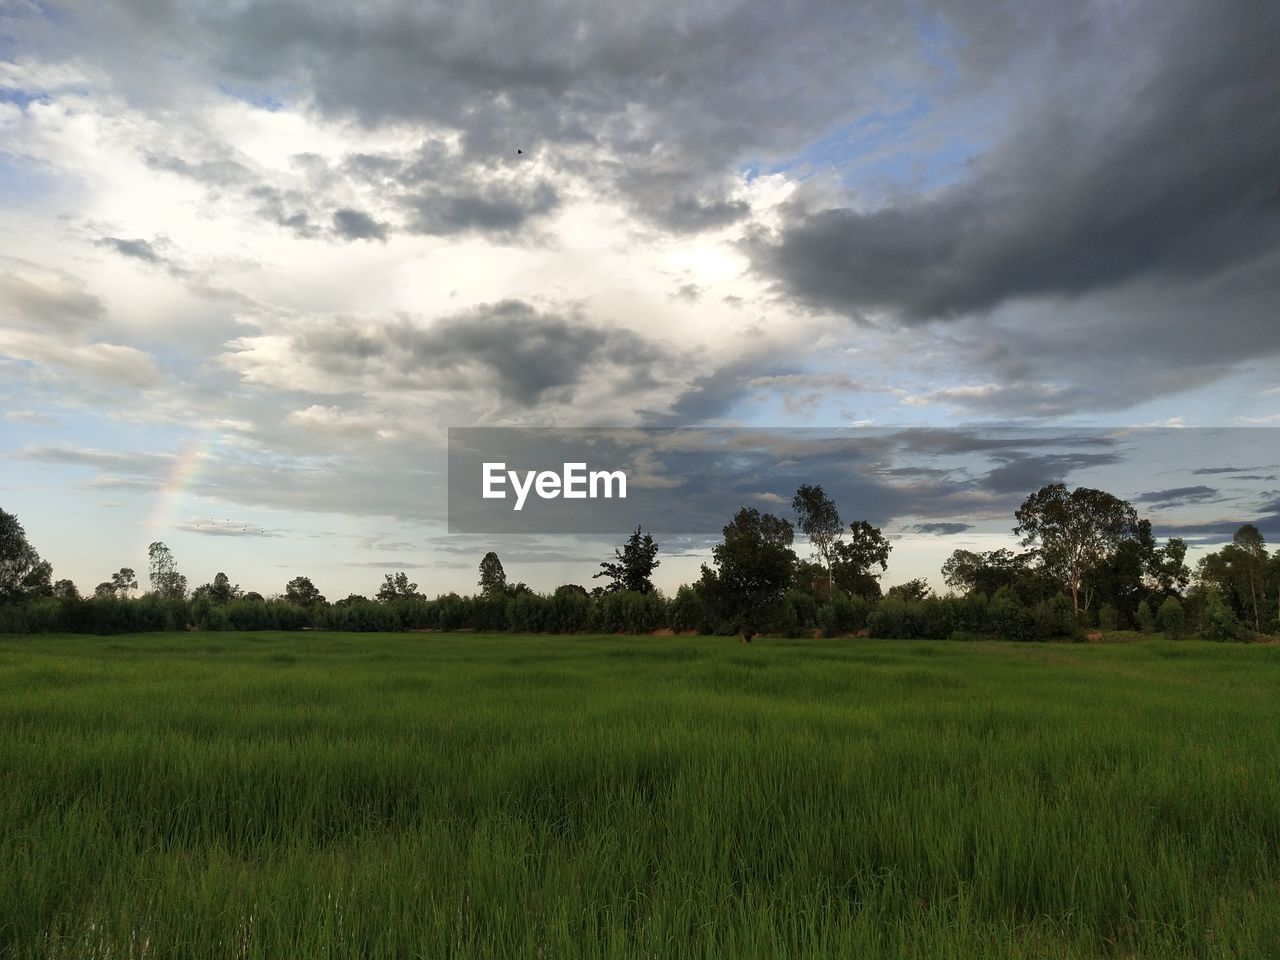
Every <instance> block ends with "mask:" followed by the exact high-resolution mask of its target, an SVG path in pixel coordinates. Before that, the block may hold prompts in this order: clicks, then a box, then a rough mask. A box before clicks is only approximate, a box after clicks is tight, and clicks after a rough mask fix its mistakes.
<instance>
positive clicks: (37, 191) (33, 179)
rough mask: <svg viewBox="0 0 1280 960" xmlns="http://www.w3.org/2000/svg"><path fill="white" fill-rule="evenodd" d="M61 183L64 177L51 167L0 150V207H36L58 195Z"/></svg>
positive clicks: (63, 181) (62, 183)
mask: <svg viewBox="0 0 1280 960" xmlns="http://www.w3.org/2000/svg"><path fill="white" fill-rule="evenodd" d="M65 182H66V178H65V177H62V176H59V175H58V174H57V173H56V172H55V171H54V170H53V168H52V167H49V166H46V165H45V164H42V163H38V162H36V161H33V160H29V159H27V158H25V157H19V156H15V155H14V154H12V153H4V152H3V151H0V206H3V207H5V208H8V209H13V208H16V207H29V206H39V205H40V204H41V203H42V202H43V201H44V200H45V199H46V198H48V197H50V196H52V195H53V194H55V193H57V192H59V190H60V189H61V188H62V186H63V185H64V184H65Z"/></svg>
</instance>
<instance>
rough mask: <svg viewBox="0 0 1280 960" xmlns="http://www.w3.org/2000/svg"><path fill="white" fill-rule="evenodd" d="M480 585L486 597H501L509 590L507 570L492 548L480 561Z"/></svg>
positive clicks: (481, 592)
mask: <svg viewBox="0 0 1280 960" xmlns="http://www.w3.org/2000/svg"><path fill="white" fill-rule="evenodd" d="M479 587H480V594H481V596H485V597H500V596H502V595H504V594H505V593H506V592H507V572H506V571H505V570H503V569H502V561H501V560H499V559H498V555H497V554H496V553H494V552H493V551H492V550H490V551H489V552H488V553H486V554H485V555H484V559H483V560H481V561H480V581H479Z"/></svg>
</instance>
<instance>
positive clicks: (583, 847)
mask: <svg viewBox="0 0 1280 960" xmlns="http://www.w3.org/2000/svg"><path fill="white" fill-rule="evenodd" d="M0 956H4V957H6V958H7V957H15V958H17V957H40V958H46V957H67V958H71V957H75V958H90V957H92V958H107V957H179V958H201V957H218V958H227V957H289V958H293V957H297V958H309V960H310V958H330V957H332V958H338V957H343V958H347V957H350V958H361V957H396V958H402V957H404V958H407V957H423V958H430V960H435V958H445V957H468V958H470V957H484V958H503V957H530V958H546V960H550V958H566V960H576V958H591V957H636V958H640V957H644V958H682V957H706V958H724V960H747V958H757V957H780V958H782V957H785V958H807V957H814V958H819V957H846V958H875V957H895V958H896V957H919V958H935V957H947V958H965V960H969V958H975V957H1080V958H1085V957H1112V956H1114V957H1152V958H1161V960H1165V958H1177V957H1222V958H1250V957H1258V958H1271V957H1277V956H1280V647H1276V646H1240V645H1210V644H1203V643H1195V642H1181V643H1170V642H1163V641H1148V642H1142V643H1133V644H1125V645H1044V644H1002V643H971V644H970V643H945V642H938V643H927V642H922V643H917V642H894V641H866V640H803V641H800V640H797V641H781V640H765V641H761V642H758V643H756V644H753V645H751V646H749V647H743V646H741V645H739V644H737V643H735V642H734V641H732V640H729V639H716V638H684V637H675V638H654V637H648V638H630V639H629V638H616V637H607V638H602V637H558V638H557V637H513V636H441V635H430V634H419V635H368V634H365V635H354V634H352V635H347V634H318V633H310V634H262V635H255V634H221V635H220V634H183V635H178V634H168V635H146V636H135V637H103V638H97V637H70V636H66V637H62V636H40V637H24V638H13V637H9V638H0Z"/></svg>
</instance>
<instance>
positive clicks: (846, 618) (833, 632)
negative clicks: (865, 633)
mask: <svg viewBox="0 0 1280 960" xmlns="http://www.w3.org/2000/svg"><path fill="white" fill-rule="evenodd" d="M870 610H871V605H870V604H869V603H867V601H866V600H864V599H863V598H862V597H850V596H847V595H845V594H838V595H837V596H835V597H833V598H832V599H831V602H830V603H825V604H823V605H822V606H821V607H819V608H818V610H817V613H816V615H815V622H816V625H817V627H818V629H819V630H821V631H822V635H823V636H824V637H842V636H848V635H849V634H853V633H857V632H858V631H859V630H861V629H862V628H863V627H865V626H866V625H867V616H868V614H869V613H870Z"/></svg>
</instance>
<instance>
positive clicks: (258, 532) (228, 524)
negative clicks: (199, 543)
mask: <svg viewBox="0 0 1280 960" xmlns="http://www.w3.org/2000/svg"><path fill="white" fill-rule="evenodd" d="M174 529H175V530H181V531H183V532H184V533H198V534H201V535H203V536H209V537H279V536H280V534H279V533H277V532H275V531H272V530H266V529H264V528H262V527H260V526H258V525H256V524H252V523H249V522H247V521H245V522H241V521H238V520H237V521H232V520H192V521H191V522H190V523H184V524H180V525H178V526H176V527H174Z"/></svg>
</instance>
